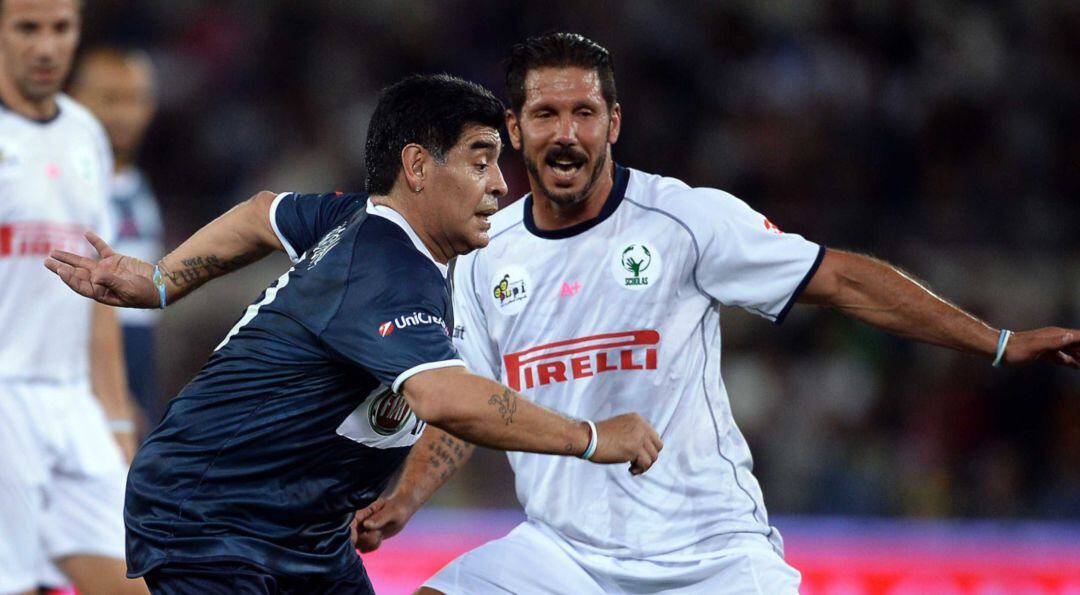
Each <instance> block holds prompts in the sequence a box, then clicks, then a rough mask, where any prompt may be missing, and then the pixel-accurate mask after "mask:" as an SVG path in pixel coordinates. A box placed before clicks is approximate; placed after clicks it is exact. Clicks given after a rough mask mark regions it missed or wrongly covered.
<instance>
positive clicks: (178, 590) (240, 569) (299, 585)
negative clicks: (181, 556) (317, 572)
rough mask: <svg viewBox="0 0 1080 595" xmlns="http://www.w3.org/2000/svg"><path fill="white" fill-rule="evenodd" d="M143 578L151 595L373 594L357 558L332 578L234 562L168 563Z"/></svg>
mask: <svg viewBox="0 0 1080 595" xmlns="http://www.w3.org/2000/svg"><path fill="white" fill-rule="evenodd" d="M144 578H145V579H146V586H147V587H149V588H150V592H151V593H153V595H192V594H194V593H198V594H199V595H375V590H374V589H373V588H372V586H371V581H369V580H368V576H367V572H366V571H365V570H364V565H363V564H361V563H360V559H359V558H357V560H356V565H355V566H353V568H352V569H350V570H349V571H348V572H346V573H345V574H343V575H341V576H338V577H334V578H332V579H327V578H324V577H314V578H299V577H295V576H282V575H275V574H271V573H269V572H266V571H264V570H261V569H259V568H256V567H254V566H248V565H246V564H241V563H236V562H221V563H202V564H168V565H165V566H160V567H158V568H155V569H154V570H152V571H150V572H149V573H147V575H146V576H145V577H144Z"/></svg>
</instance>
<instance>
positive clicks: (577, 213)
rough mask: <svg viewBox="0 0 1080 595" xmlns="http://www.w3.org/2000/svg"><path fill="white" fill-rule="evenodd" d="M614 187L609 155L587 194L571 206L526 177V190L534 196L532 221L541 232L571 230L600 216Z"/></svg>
mask: <svg viewBox="0 0 1080 595" xmlns="http://www.w3.org/2000/svg"><path fill="white" fill-rule="evenodd" d="M614 186H615V166H614V164H613V163H612V161H611V152H610V151H609V152H608V155H607V159H605V160H604V167H603V168H602V170H601V171H600V177H598V178H597V179H596V184H594V185H593V187H592V190H590V191H589V195H588V196H586V197H585V199H584V200H581V201H578V202H576V203H574V204H569V205H568V204H559V203H557V202H555V201H553V200H551V198H550V197H548V195H547V194H545V193H544V191H543V190H542V189H541V188H540V184H539V183H537V181H536V180H535V179H533V177H532V174H529V189H530V190H531V191H532V195H533V206H532V215H533V221H535V222H536V226H537V227H539V228H540V229H546V230H555V229H565V228H567V227H572V226H574V225H577V224H578V223H582V222H585V221H588V220H590V219H595V218H596V217H598V216H600V211H601V210H603V208H604V203H605V202H606V201H607V197H608V195H610V194H611V189H612V188H613V187H614Z"/></svg>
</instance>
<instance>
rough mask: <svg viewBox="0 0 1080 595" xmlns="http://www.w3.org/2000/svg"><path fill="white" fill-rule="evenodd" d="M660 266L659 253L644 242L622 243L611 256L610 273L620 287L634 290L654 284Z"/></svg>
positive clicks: (657, 277)
mask: <svg viewBox="0 0 1080 595" xmlns="http://www.w3.org/2000/svg"><path fill="white" fill-rule="evenodd" d="M662 268H663V267H662V262H661V259H660V253H659V252H658V251H657V250H656V248H655V247H654V246H653V245H652V244H647V243H645V242H635V243H632V244H624V245H622V246H620V247H619V248H618V249H617V250H616V251H615V253H614V254H613V255H612V258H611V274H612V275H614V277H615V281H616V282H617V283H618V284H619V286H620V287H623V288H625V289H631V290H634V291H642V290H645V289H648V288H649V286H650V285H655V284H656V282H657V280H658V279H659V278H660V271H661V269H662Z"/></svg>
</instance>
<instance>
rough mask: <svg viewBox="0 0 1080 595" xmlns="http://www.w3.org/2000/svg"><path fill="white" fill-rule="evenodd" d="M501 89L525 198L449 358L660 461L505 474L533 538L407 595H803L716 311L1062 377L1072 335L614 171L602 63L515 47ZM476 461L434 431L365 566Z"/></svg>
mask: <svg viewBox="0 0 1080 595" xmlns="http://www.w3.org/2000/svg"><path fill="white" fill-rule="evenodd" d="M506 78H507V86H508V94H509V97H510V103H511V105H510V110H509V111H508V112H507V117H506V121H507V128H508V131H509V134H510V139H511V141H512V143H513V145H514V148H516V149H519V150H521V151H522V154H523V157H524V160H525V165H526V168H527V170H528V174H529V183H530V186H531V190H532V192H531V194H529V195H528V196H526V197H525V198H524V199H523V200H519V201H517V202H516V203H514V204H513V205H511V206H509V207H507V208H506V209H504V210H503V211H501V212H499V213H497V214H496V215H495V216H494V217H493V218H492V230H491V242H490V244H489V246H488V247H487V248H486V249H484V250H480V251H477V252H474V253H472V254H469V255H466V256H463V257H461V258H460V259H459V260H458V262H457V266H456V269H455V275H454V280H455V288H454V307H455V320H456V325H457V328H456V330H455V336H456V343H457V346H458V349H459V351H460V353H461V355H462V356H463V357H464V358H465V360H466V361H467V363H468V365H469V367H470V369H471V370H473V371H474V372H476V373H478V374H481V375H488V376H490V377H493V378H497V379H501V380H502V381H503V382H504V383H506V384H508V385H509V386H512V387H514V388H516V389H518V390H520V391H522V393H523V394H525V395H528V396H529V398H531V399H534V400H535V401H536V402H538V403H541V404H544V405H546V406H548V407H551V408H553V409H557V410H559V411H562V412H563V413H566V414H568V415H571V416H575V417H582V418H592V417H597V416H606V415H612V414H615V413H619V412H623V411H639V412H641V414H642V415H643V416H644V417H645V418H646V419H648V420H649V421H650V422H651V423H653V424H654V426H655V427H656V428H657V430H658V431H660V432H661V435H662V437H663V439H664V443H665V445H666V447H665V450H664V453H663V456H661V457H660V458H659V459H658V461H657V463H656V465H654V466H653V468H652V470H651V471H650V472H649V473H648V474H645V475H642V476H631V475H629V474H627V473H625V471H623V470H620V469H613V468H610V467H609V468H604V467H597V466H590V465H588V464H585V463H583V462H581V461H575V460H571V459H565V458H556V457H543V456H537V455H532V454H527V453H508V454H509V457H510V463H511V465H512V466H513V468H514V472H515V476H516V482H517V495H518V498H519V500H520V501H521V503H522V505H523V506H524V508H525V513H526V515H527V517H528V519H527V520H526V521H525V522H524V523H522V524H521V525H520V526H518V527H517V528H515V529H514V530H513V531H512V532H511V533H510V534H509V535H507V536H506V537H504V538H502V539H498V540H496V541H493V542H490V543H488V544H486V545H484V546H481V547H480V548H477V549H475V550H473V551H471V552H468V553H465V554H463V555H462V556H461V557H459V558H457V559H456V560H454V561H453V562H451V563H450V564H449V565H448V566H447V567H446V568H444V569H443V570H442V571H440V572H439V573H438V574H436V575H435V576H434V577H432V578H431V579H430V580H429V581H428V582H427V583H426V586H425V587H424V588H422V589H421V590H420V592H421V593H432V592H443V593H448V594H454V595H456V594H465V593H485V594H487V593H513V594H517V595H528V594H533V593H575V594H577V595H583V594H594V593H657V592H663V593H709V594H719V593H759V594H768V595H774V594H781V593H796V592H797V589H798V586H799V581H800V575H799V573H798V572H797V571H796V570H794V569H793V568H791V567H790V566H788V565H787V564H785V563H784V560H783V542H782V541H781V539H780V534H779V532H778V531H777V530H776V529H774V528H773V527H771V526H770V525H769V520H768V516H767V514H766V511H765V505H764V501H763V499H762V495H761V490H760V489H759V487H758V482H757V480H756V479H755V478H754V476H753V474H752V472H751V457H750V451H749V449H748V447H747V444H746V442H745V440H744V439H743V436H742V434H741V433H740V432H739V429H738V428H737V427H736V425H735V422H734V420H733V419H732V415H731V408H730V404H729V400H728V395H727V392H726V390H725V387H724V382H723V380H722V378H721V375H720V366H721V349H720V320H719V307H720V306H721V305H727V306H738V307H741V308H744V309H747V310H750V311H752V312H755V313H757V314H759V315H761V316H763V317H765V318H767V319H769V320H772V321H775V322H780V321H782V320H783V318H784V316H785V315H786V314H787V312H788V310H789V309H790V308H791V306H792V304H793V303H794V302H796V301H797V302H803V303H811V304H818V305H824V306H831V307H834V308H837V309H839V310H841V311H843V312H845V313H846V314H848V315H851V316H853V317H855V318H857V319H859V320H862V321H864V322H867V323H869V324H873V325H875V326H878V327H880V328H882V329H885V330H887V331H890V332H893V333H896V334H899V335H903V336H908V337H911V338H914V339H917V340H921V341H925V342H929V343H935V344H938V345H943V346H946V347H950V348H953V349H957V350H961V351H966V352H969V353H974V354H979V355H982V356H984V357H987V360H988V361H987V363H988V364H989V363H990V362H991V360H993V361H994V362H995V363H998V361H1000V360H1003V361H1005V362H1008V363H1012V364H1018V363H1023V362H1028V361H1031V360H1034V359H1037V358H1045V359H1048V360H1051V361H1055V362H1057V363H1061V364H1064V365H1069V366H1072V367H1077V359H1078V358H1080V331H1078V330H1069V329H1062V328H1044V329H1038V330H1034V331H1028V332H1018V333H1008V332H1006V331H1001V330H999V329H995V328H991V327H990V326H988V325H986V324H985V323H983V322H981V321H979V320H977V319H976V318H974V317H973V316H971V315H969V314H967V313H965V312H963V311H961V310H960V309H958V308H956V307H954V306H952V305H950V304H949V303H947V302H945V301H943V300H941V299H939V298H937V297H936V296H934V295H933V294H932V293H930V292H928V291H927V290H926V289H924V288H923V287H922V286H920V285H919V284H918V283H916V282H914V281H912V280H911V279H910V278H909V277H907V276H905V275H903V274H902V273H900V272H898V271H897V270H896V269H894V268H893V267H891V266H889V265H887V264H885V263H882V262H880V261H877V260H874V259H871V258H868V257H865V256H860V255H856V254H851V253H846V252H841V251H838V250H827V249H825V248H823V247H821V246H819V245H817V244H814V243H812V242H809V241H807V240H805V239H803V238H802V237H800V236H798V235H794V234H785V233H782V232H780V230H779V229H778V228H777V227H776V226H775V225H773V224H772V223H770V222H769V220H768V219H766V218H765V217H764V216H763V215H761V214H758V213H756V212H755V211H754V210H752V209H751V208H750V207H749V206H747V205H746V203H744V202H742V201H740V200H739V199H737V198H735V197H734V196H731V195H730V194H727V193H725V192H722V191H719V190H713V189H709V188H690V187H688V186H687V185H686V184H684V183H682V182H680V181H679V180H675V179H672V178H665V177H661V176H657V175H652V174H648V173H645V172H642V171H637V170H633V169H628V168H623V167H620V166H618V165H616V164H615V163H614V162H613V161H612V154H611V146H612V145H613V144H614V143H615V141H616V140H617V139H618V137H619V131H620V127H621V124H622V118H621V111H620V108H619V104H618V103H617V101H616V93H615V81H614V74H613V70H612V65H611V58H610V56H609V54H608V52H607V50H605V49H604V48H603V47H601V46H599V45H597V44H596V43H594V42H592V41H590V40H588V39H586V38H584V37H581V36H579V35H571V34H565V33H558V34H552V35H547V36H544V37H540V38H534V39H530V40H528V41H526V42H525V43H523V44H520V45H517V46H515V48H514V49H513V51H512V54H511V58H510V61H509V66H508V71H507V77H506ZM446 445H449V446H450V447H449V448H448V447H446ZM470 452H471V447H468V446H465V445H461V444H459V443H458V442H457V441H455V440H454V439H453V438H451V437H449V436H447V435H446V434H445V433H443V432H440V431H438V430H435V429H434V428H430V429H429V430H428V431H427V432H426V433H425V434H424V436H423V437H422V439H421V440H420V442H419V443H418V444H417V447H416V448H414V449H413V452H412V453H411V454H410V460H409V461H408V463H407V464H406V468H405V470H404V471H403V475H402V478H401V480H400V482H399V483H398V485H397V486H396V488H395V489H394V490H392V491H391V493H389V494H387V495H386V497H385V498H383V499H381V500H380V501H377V502H376V503H374V504H373V505H372V506H371V507H369V508H367V509H365V510H362V511H360V513H359V514H358V515H357V518H358V519H360V520H362V521H363V522H362V524H361V527H360V530H361V533H360V541H359V543H360V545H361V547H362V548H364V549H372V548H374V547H377V545H378V543H379V541H380V539H382V538H385V537H387V536H390V535H393V534H394V533H396V532H397V531H399V530H400V529H401V527H402V525H403V524H404V523H405V522H406V521H407V520H408V518H410V516H411V515H412V513H413V512H414V511H415V510H416V509H417V508H418V507H419V505H420V504H421V503H423V502H424V501H426V500H427V498H428V497H429V496H430V495H431V493H432V492H433V491H434V489H436V488H437V487H438V486H439V485H440V484H441V483H442V482H444V481H445V480H446V479H447V478H448V477H449V476H450V475H451V474H452V471H453V470H454V469H456V468H457V467H458V466H460V465H461V464H462V462H463V461H464V460H465V459H466V458H467V457H468V455H469V454H470ZM448 469H449V470H450V472H449V473H448V472H447V470H448Z"/></svg>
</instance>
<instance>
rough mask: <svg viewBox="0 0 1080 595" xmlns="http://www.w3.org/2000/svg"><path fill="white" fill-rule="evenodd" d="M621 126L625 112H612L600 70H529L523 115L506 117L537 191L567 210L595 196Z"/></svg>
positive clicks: (617, 110)
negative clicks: (598, 73)
mask: <svg viewBox="0 0 1080 595" xmlns="http://www.w3.org/2000/svg"><path fill="white" fill-rule="evenodd" d="M620 122H621V109H620V108H619V105H618V104H615V105H614V106H612V108H611V110H608V105H607V102H606V101H604V95H603V92H602V90H601V86H600V78H599V77H598V76H597V74H596V71H594V70H587V69H584V68H577V67H569V68H539V69H536V70H530V71H529V72H528V73H526V75H525V103H524V104H523V105H522V107H521V113H520V114H515V113H514V112H513V111H512V110H510V111H508V112H507V115H506V127H507V129H508V130H509V132H510V140H511V142H512V144H513V145H514V148H515V149H520V150H521V152H522V156H523V157H524V159H525V168H526V169H528V171H529V177H530V180H531V182H532V184H533V189H534V191H535V190H539V192H540V193H543V194H544V195H546V196H547V198H549V199H550V200H552V201H553V202H555V203H557V204H560V205H565V206H569V205H574V204H579V203H582V202H584V201H585V199H586V198H588V197H589V196H590V194H591V193H592V191H593V188H594V187H595V185H596V181H597V180H598V179H599V178H600V174H601V173H603V171H604V164H605V160H606V159H607V157H608V153H609V149H610V146H611V145H612V144H614V143H615V141H616V140H617V139H618V138H619V125H620Z"/></svg>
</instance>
